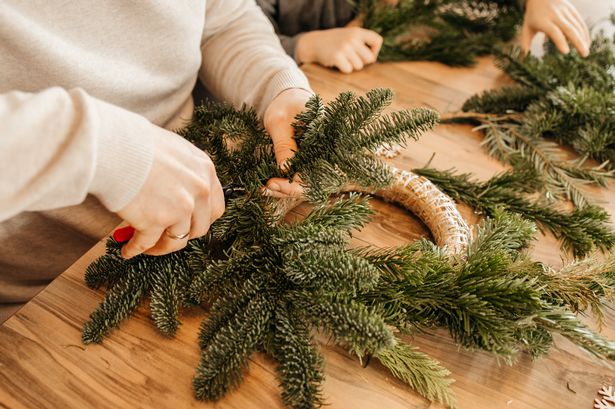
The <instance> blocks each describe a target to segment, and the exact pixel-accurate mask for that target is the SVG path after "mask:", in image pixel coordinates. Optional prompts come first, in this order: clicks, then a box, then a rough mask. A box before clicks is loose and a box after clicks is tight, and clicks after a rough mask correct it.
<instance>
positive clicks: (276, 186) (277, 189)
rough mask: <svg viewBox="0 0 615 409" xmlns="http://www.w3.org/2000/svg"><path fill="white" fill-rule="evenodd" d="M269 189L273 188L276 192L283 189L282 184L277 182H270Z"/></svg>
mask: <svg viewBox="0 0 615 409" xmlns="http://www.w3.org/2000/svg"><path fill="white" fill-rule="evenodd" d="M267 189H269V190H272V191H274V192H279V191H280V190H281V188H280V185H278V184H277V183H275V182H272V183H269V184H268V185H267Z"/></svg>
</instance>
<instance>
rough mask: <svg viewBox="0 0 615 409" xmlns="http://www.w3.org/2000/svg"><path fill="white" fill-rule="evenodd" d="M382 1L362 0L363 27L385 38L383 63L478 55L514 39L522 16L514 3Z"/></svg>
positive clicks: (465, 61) (463, 61)
mask: <svg viewBox="0 0 615 409" xmlns="http://www.w3.org/2000/svg"><path fill="white" fill-rule="evenodd" d="M508 3H509V4H507V2H501V1H486V0H483V1H459V0H437V1H428V2H418V1H413V0H400V1H399V2H398V3H397V4H396V5H387V4H385V3H383V2H381V1H379V0H361V1H359V2H358V11H359V15H360V16H361V17H362V20H363V27H365V28H367V29H370V30H374V31H376V32H378V33H379V34H381V35H382V36H383V37H384V44H383V47H382V50H381V52H380V54H379V59H380V60H381V61H408V60H427V61H438V62H442V63H444V64H448V65H452V66H469V65H473V64H474V63H475V61H476V58H477V57H478V56H481V55H485V54H489V53H491V52H492V51H493V48H494V47H495V46H496V45H498V44H500V43H503V42H507V41H509V40H511V39H512V38H513V37H514V36H515V34H516V29H517V26H518V24H519V23H520V22H521V20H522V14H521V10H520V9H519V8H518V7H516V6H515V5H514V4H510V3H512V2H508Z"/></svg>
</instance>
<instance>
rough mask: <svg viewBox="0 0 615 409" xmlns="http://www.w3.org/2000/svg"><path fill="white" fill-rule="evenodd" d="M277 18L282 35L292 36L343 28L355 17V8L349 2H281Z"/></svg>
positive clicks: (278, 3)
mask: <svg viewBox="0 0 615 409" xmlns="http://www.w3.org/2000/svg"><path fill="white" fill-rule="evenodd" d="M277 17H278V18H277V23H278V27H279V29H280V33H281V34H284V35H291V36H292V35H296V34H299V33H301V32H306V31H313V30H326V29H329V28H335V27H343V26H345V25H346V24H348V23H349V22H350V21H351V20H352V19H353V18H354V17H355V7H354V5H353V4H352V3H351V2H350V1H349V0H279V1H278V2H277Z"/></svg>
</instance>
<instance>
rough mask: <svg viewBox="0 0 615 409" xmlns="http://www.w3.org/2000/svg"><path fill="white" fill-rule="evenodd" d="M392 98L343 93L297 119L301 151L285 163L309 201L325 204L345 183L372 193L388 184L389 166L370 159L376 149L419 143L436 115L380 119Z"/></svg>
mask: <svg viewBox="0 0 615 409" xmlns="http://www.w3.org/2000/svg"><path fill="white" fill-rule="evenodd" d="M392 99H393V93H392V91H390V90H387V89H374V90H371V91H369V92H367V94H366V95H365V96H364V97H363V96H359V97H357V96H355V95H354V94H353V93H351V92H343V93H341V94H340V95H339V96H338V97H337V98H336V99H335V100H334V101H332V102H331V103H330V104H328V105H327V106H324V105H323V104H322V101H321V100H320V98H318V97H316V98H314V99H313V100H312V101H311V102H310V104H309V105H308V107H309V109H308V111H307V112H306V113H304V114H301V115H300V116H299V117H298V118H297V119H298V121H297V123H296V124H295V131H296V134H295V139H296V141H297V145H298V146H299V150H298V151H297V153H296V154H295V156H294V157H293V158H292V159H291V160H290V161H289V166H288V168H289V171H288V173H289V174H290V175H292V174H295V173H299V174H301V178H302V179H303V181H304V182H305V186H306V188H307V189H306V196H307V198H308V199H309V200H310V201H312V202H323V201H325V200H327V199H328V198H329V196H330V195H331V194H332V193H335V192H337V191H339V189H340V188H341V187H342V186H343V185H345V184H348V183H355V184H358V185H361V186H372V187H374V188H383V187H385V186H387V185H389V184H390V183H391V181H392V175H391V173H390V172H389V170H388V167H386V166H385V165H383V164H382V163H381V162H380V161H379V160H378V159H376V158H375V157H373V154H374V153H375V151H376V149H377V148H378V147H379V146H381V145H382V144H397V143H403V142H404V141H406V140H407V139H409V138H412V139H417V138H418V137H419V135H421V134H422V133H424V132H425V131H427V130H429V129H431V128H433V127H434V126H435V124H436V123H437V120H438V114H437V113H436V112H434V111H432V110H429V109H421V108H417V109H413V110H402V111H398V112H393V113H391V114H389V115H383V114H382V112H383V110H384V109H385V108H386V107H387V106H388V105H390V103H391V101H392ZM316 113H318V115H316Z"/></svg>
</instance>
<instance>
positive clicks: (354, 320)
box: [308, 296, 395, 356]
mask: <svg viewBox="0 0 615 409" xmlns="http://www.w3.org/2000/svg"><path fill="white" fill-rule="evenodd" d="M308 315H309V317H310V319H311V320H312V321H313V322H314V323H315V324H316V325H318V326H320V327H322V328H323V329H324V330H325V331H327V332H329V333H331V334H332V335H333V336H334V337H335V339H338V340H341V341H343V343H345V344H346V345H348V347H349V348H350V350H351V351H352V352H354V353H355V354H357V355H358V356H363V355H364V354H365V353H372V354H374V353H378V352H379V351H381V350H382V349H384V348H388V347H391V346H393V345H394V342H395V341H394V337H393V334H392V333H391V330H390V329H389V328H388V327H387V325H386V324H385V323H384V321H383V320H382V318H380V316H378V315H377V314H374V312H373V311H371V310H370V309H369V308H367V307H365V306H364V305H361V304H359V303H357V302H355V301H352V300H344V299H340V298H338V297H336V296H326V297H323V298H321V299H320V300H318V302H315V303H313V304H312V305H311V306H310V307H309V310H308Z"/></svg>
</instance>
